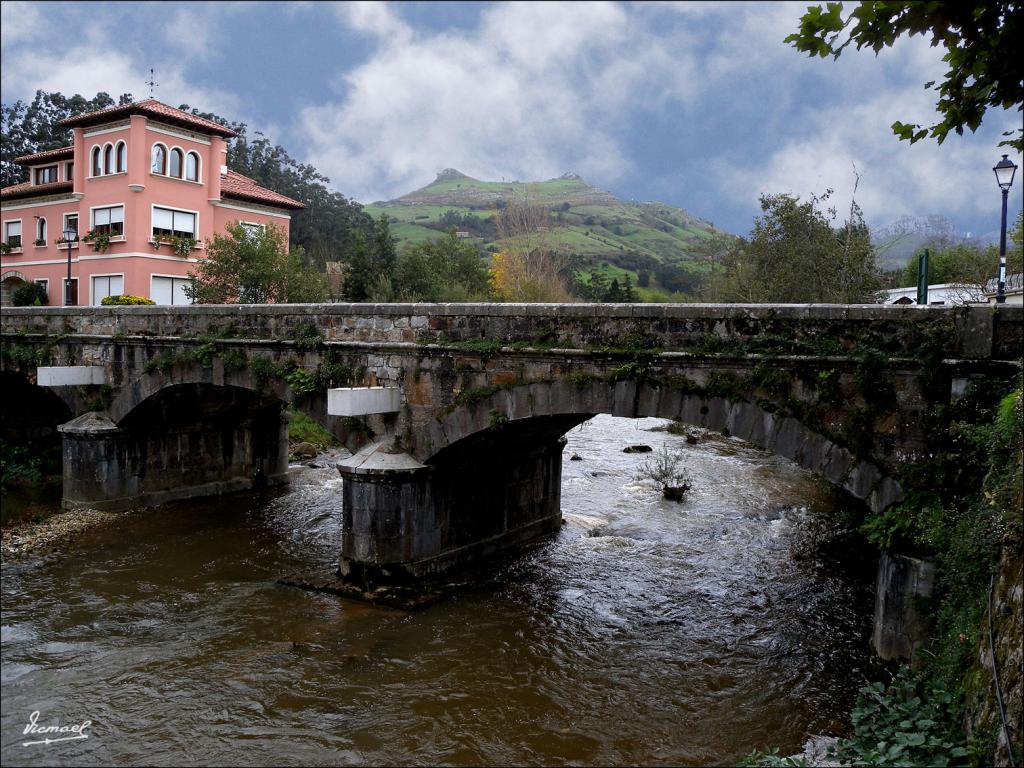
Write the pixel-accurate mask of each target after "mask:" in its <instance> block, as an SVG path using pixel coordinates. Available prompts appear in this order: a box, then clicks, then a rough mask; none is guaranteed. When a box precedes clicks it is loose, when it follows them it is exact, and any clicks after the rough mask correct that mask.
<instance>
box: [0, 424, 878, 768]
mask: <svg viewBox="0 0 1024 768" xmlns="http://www.w3.org/2000/svg"><path fill="white" fill-rule="evenodd" d="M659 423H660V422H658V421H657V420H655V419H641V420H626V419H613V418H611V417H597V418H595V419H594V420H592V421H591V422H589V423H587V424H585V425H584V426H582V427H580V428H578V429H575V430H573V431H572V432H570V433H569V435H568V436H567V437H568V440H569V444H568V446H567V448H566V453H565V459H566V460H565V462H564V469H563V504H562V507H563V513H564V515H565V517H566V521H567V524H566V525H565V526H564V527H563V529H562V531H561V532H560V533H559V534H558V535H557V536H556V537H555V538H554V539H552V540H550V541H548V542H546V543H544V544H542V545H541V546H538V547H536V548H533V549H531V550H530V551H528V552H525V553H523V554H521V555H519V556H518V557H515V558H512V559H510V560H508V561H506V562H505V563H503V564H501V565H500V566H495V567H493V568H491V569H488V570H485V571H482V573H481V583H480V584H479V585H478V586H476V587H474V588H473V589H470V590H467V591H463V592H460V593H459V594H457V595H455V596H453V597H451V598H450V599H447V600H444V601H442V602H440V603H437V604H435V605H432V606H430V607H428V608H426V609H423V610H420V611H417V612H413V613H407V612H402V611H397V610H390V609H384V608H376V607H373V606H368V605H365V604H360V603H357V602H351V601H346V600H343V599H340V598H337V597H334V596H329V595H323V594H318V593H312V592H304V591H301V590H298V589H294V588H290V587H283V586H279V585H277V584H276V579H277V578H278V577H280V576H282V575H286V574H288V573H291V572H297V571H302V570H309V569H310V568H315V567H318V566H322V565H324V564H326V563H330V562H331V561H332V560H333V559H334V558H335V557H336V555H337V549H338V530H339V518H340V510H339V502H338V499H339V492H340V487H341V480H340V479H339V477H338V476H337V473H336V472H335V471H334V470H333V469H331V468H324V469H308V468H301V469H296V470H295V471H294V477H293V482H292V484H291V486H290V487H289V488H287V489H286V490H283V491H279V492H274V493H263V494H241V495H237V496H232V497H230V498H229V499H220V500H212V501H196V502H189V503H181V504H174V505H168V506H165V507H162V508H160V509H156V510H149V511H145V512H141V513H133V514H131V515H128V516H126V517H125V518H124V521H123V524H121V525H117V526H114V527H109V528H105V529H103V530H98V531H93V532H90V533H87V534H83V535H82V536H81V537H80V538H79V539H78V540H77V541H76V542H74V543H73V544H72V545H71V546H69V547H67V548H66V549H65V550H63V551H62V552H61V553H59V554H51V555H48V556H46V557H43V558H36V559H32V560H26V561H21V562H10V563H5V564H4V566H3V571H2V590H3V619H2V665H0V677H2V695H3V713H2V719H0V727H2V738H0V758H2V762H3V763H4V764H5V765H18V764H27V765H101V764H102V765H107V764H118V765H129V764H139V763H145V764H151V765H203V764H261V765H296V764H314V765H350V764H351V765H380V764H422V765H434V764H453V765H478V764H483V765H495V764H501V765H506V764H545V765H561V764H575V765H591V764H602V765H607V764H709V763H714V764H732V763H735V762H736V760H737V759H739V758H740V757H742V756H743V755H745V754H746V753H748V752H749V751H750V750H751V749H753V748H754V747H761V746H764V745H768V744H772V745H779V746H781V747H782V748H783V749H784V750H789V751H798V750H799V747H800V745H801V744H802V742H803V741H804V739H805V737H806V735H807V734H808V733H815V732H819V731H821V730H825V729H828V728H830V727H832V726H833V724H834V723H836V722H841V721H842V720H843V719H844V716H845V713H846V712H847V711H848V710H849V706H850V703H851V701H852V697H853V695H854V692H855V690H856V687H857V686H858V685H859V684H860V682H861V680H862V675H861V672H860V670H861V668H862V665H863V663H864V660H865V657H866V649H867V637H868V632H869V623H868V622H869V614H870V585H869V584H867V583H865V580H864V579H863V578H858V577H856V576H855V575H854V574H853V573H852V572H851V571H850V570H848V569H847V568H844V567H840V566H838V565H837V566H835V567H824V568H823V567H820V564H819V567H814V566H812V565H811V564H810V562H809V561H806V560H803V559H797V558H794V551H796V550H798V549H799V548H800V546H801V544H800V542H801V538H802V537H801V534H800V532H801V530H804V529H805V527H806V524H807V521H808V519H809V517H810V516H812V515H814V514H816V513H817V512H820V511H822V510H827V509H828V507H829V505H833V504H836V503H837V502H836V501H835V499H834V498H833V497H832V495H831V494H830V493H828V492H827V491H824V490H823V489H822V487H821V484H820V483H819V481H817V480H815V479H814V478H812V477H811V476H810V475H808V474H807V473H805V472H803V471H802V470H800V469H799V468H797V467H795V466H794V465H793V464H791V463H789V462H786V461H785V460H782V459H779V458H777V457H774V456H771V455H769V454H767V453H764V452H761V451H757V450H754V449H752V448H749V447H745V446H743V445H741V444H739V443H737V442H735V441H729V440H711V441H707V442H701V443H698V444H696V445H688V444H686V442H685V441H684V440H683V438H681V437H679V436H676V435H672V434H669V433H666V432H650V431H647V430H649V429H650V428H651V427H652V426H655V425H657V424H659ZM637 443H644V444H647V445H651V446H652V447H654V448H655V450H657V449H659V448H660V447H661V446H662V445H669V446H671V447H673V448H679V449H681V450H682V451H683V452H684V455H685V457H686V459H685V460H686V466H687V468H688V470H689V471H690V473H691V474H692V476H693V483H694V487H693V489H692V490H691V492H690V493H689V495H688V497H687V499H686V500H685V501H684V502H683V503H681V504H676V503H673V502H668V501H665V500H663V499H662V498H661V496H660V493H659V489H658V488H657V487H656V486H654V485H653V484H652V483H650V482H637V481H635V480H633V477H634V475H635V474H636V472H637V469H638V468H639V466H640V465H641V464H642V462H643V461H645V460H649V458H650V455H649V454H648V455H643V454H640V455H633V454H624V453H622V448H623V447H625V446H626V445H631V444H637ZM574 453H575V454H578V455H579V456H580V457H581V459H582V460H581V461H570V460H569V457H570V456H571V455H572V454H574ZM34 711H38V712H39V713H40V715H39V718H38V723H39V724H47V725H52V724H59V725H75V724H80V723H81V722H82V721H85V720H89V721H91V725H90V727H89V728H88V729H87V731H86V732H87V733H88V735H89V738H87V739H77V740H72V741H64V742H59V743H51V744H45V743H44V744H36V745H30V746H23V744H24V743H25V742H26V741H27V740H29V739H30V737H29V736H26V735H25V733H24V729H25V726H26V724H27V723H28V722H29V718H30V717H31V713H32V712H34ZM31 738H34V739H39V738H43V737H40V736H35V737H31ZM784 754H785V752H784Z"/></svg>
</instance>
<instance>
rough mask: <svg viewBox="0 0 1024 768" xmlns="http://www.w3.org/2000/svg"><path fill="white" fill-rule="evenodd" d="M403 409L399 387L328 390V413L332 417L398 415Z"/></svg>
mask: <svg viewBox="0 0 1024 768" xmlns="http://www.w3.org/2000/svg"><path fill="white" fill-rule="evenodd" d="M401 407H402V390H401V389H399V388H398V387H344V388H339V389H328V390H327V413H329V414H330V415H331V416H368V415H369V414H371V413H397V412H398V410H399V409H400V408H401Z"/></svg>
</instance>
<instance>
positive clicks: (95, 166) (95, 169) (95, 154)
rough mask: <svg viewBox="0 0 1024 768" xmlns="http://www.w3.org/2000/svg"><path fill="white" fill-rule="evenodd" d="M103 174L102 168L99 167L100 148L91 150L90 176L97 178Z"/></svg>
mask: <svg viewBox="0 0 1024 768" xmlns="http://www.w3.org/2000/svg"><path fill="white" fill-rule="evenodd" d="M102 173H103V168H102V166H101V165H100V148H99V147H93V148H92V175H93V176H99V175H100V174H102Z"/></svg>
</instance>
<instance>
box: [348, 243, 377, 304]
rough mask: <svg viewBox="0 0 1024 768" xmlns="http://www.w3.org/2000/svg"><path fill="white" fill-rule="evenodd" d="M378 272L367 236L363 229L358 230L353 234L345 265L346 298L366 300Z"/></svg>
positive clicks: (349, 299) (357, 300)
mask: <svg viewBox="0 0 1024 768" xmlns="http://www.w3.org/2000/svg"><path fill="white" fill-rule="evenodd" d="M376 274H377V273H376V271H375V269H374V258H373V254H372V253H371V252H370V247H369V245H368V244H367V242H366V236H365V235H364V234H363V233H362V231H361V230H357V231H356V232H355V233H354V235H353V239H352V248H351V249H350V250H349V258H348V261H347V264H346V267H345V285H344V288H343V292H344V294H345V298H346V299H347V300H348V301H356V302H359V301H366V299H367V297H368V296H369V295H370V286H371V285H373V282H374V278H375V277H376Z"/></svg>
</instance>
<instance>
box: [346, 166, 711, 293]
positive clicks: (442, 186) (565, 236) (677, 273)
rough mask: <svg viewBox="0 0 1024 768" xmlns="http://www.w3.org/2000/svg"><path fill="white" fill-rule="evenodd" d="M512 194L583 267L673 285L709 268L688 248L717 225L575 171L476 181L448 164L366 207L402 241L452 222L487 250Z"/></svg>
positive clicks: (433, 233)
mask: <svg viewBox="0 0 1024 768" xmlns="http://www.w3.org/2000/svg"><path fill="white" fill-rule="evenodd" d="M513 195H516V196H525V197H527V198H529V199H530V200H531V201H532V202H534V203H537V204H541V205H543V206H545V207H546V208H547V209H548V211H549V212H550V221H549V225H550V229H549V242H550V244H551V245H552V247H556V248H559V249H560V250H563V251H565V252H566V253H569V254H571V255H573V256H574V257H576V258H577V259H578V260H579V261H580V264H581V267H583V269H584V270H585V271H590V272H598V273H602V274H604V275H605V276H607V277H609V278H611V277H618V278H619V279H620V280H622V279H623V278H624V277H625V275H626V274H628V275H630V277H631V282H632V283H633V285H637V281H638V279H639V280H640V284H641V285H642V286H643V285H644V283H648V282H649V285H650V287H651V288H652V289H653V288H661V289H663V290H665V291H668V292H671V291H676V290H685V289H686V287H687V286H686V285H685V283H686V282H687V281H688V280H689V279H690V278H691V277H693V276H694V275H696V274H697V273H700V272H703V271H704V269H706V264H705V263H703V262H701V261H699V260H697V259H696V258H695V257H694V256H693V255H692V252H693V249H694V248H695V246H697V245H699V244H700V243H701V242H702V241H704V240H705V239H707V238H708V237H710V236H711V235H712V234H714V233H715V232H716V230H715V227H714V226H713V225H712V224H711V223H709V222H707V221H704V220H702V219H699V218H697V217H696V216H693V215H692V214H690V213H689V212H687V211H685V210H684V209H682V208H676V207H674V206H671V205H667V204H665V203H658V202H637V201H629V202H626V201H622V200H619V199H617V198H616V197H615V196H614V195H612V194H611V193H610V192H606V191H604V190H602V189H598V188H597V187H594V186H591V185H590V184H588V183H587V182H585V181H584V180H583V179H581V178H580V177H579V176H578V175H577V174H575V173H565V174H563V175H562V176H560V177H558V178H556V179H549V180H547V181H540V182H521V181H481V180H479V179H474V178H472V177H470V176H467V175H466V174H464V173H462V172H460V171H458V170H456V169H454V168H446V169H445V170H443V171H441V172H440V173H439V174H438V175H437V178H436V179H434V181H433V182H432V183H430V184H428V185H427V186H425V187H423V188H422V189H418V190H416V191H415V192H410V193H409V194H407V195H403V196H401V197H399V198H396V199H395V200H389V201H386V202H376V203H373V204H371V205H368V206H366V208H365V209H364V210H365V211H366V212H367V213H369V214H370V215H371V216H373V217H374V218H377V217H378V216H379V215H380V214H381V213H386V214H387V215H388V217H389V218H390V219H391V223H392V232H393V233H394V235H395V237H396V238H397V239H398V241H399V244H400V245H401V244H402V243H411V242H418V241H422V240H427V239H432V238H436V237H438V236H439V235H441V234H443V233H444V232H447V231H448V229H449V228H450V227H452V226H454V227H455V229H456V230H457V231H458V232H460V233H463V234H462V235H461V236H462V237H467V238H468V239H471V240H473V241H475V242H477V243H478V244H480V245H481V246H482V247H484V248H485V249H487V250H491V251H497V250H500V247H501V246H500V243H499V242H498V241H497V232H496V230H495V226H494V221H493V219H492V216H493V214H494V212H495V210H497V209H498V208H499V207H502V206H503V205H504V204H505V203H506V202H507V201H508V200H509V199H511V198H512V197H513Z"/></svg>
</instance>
